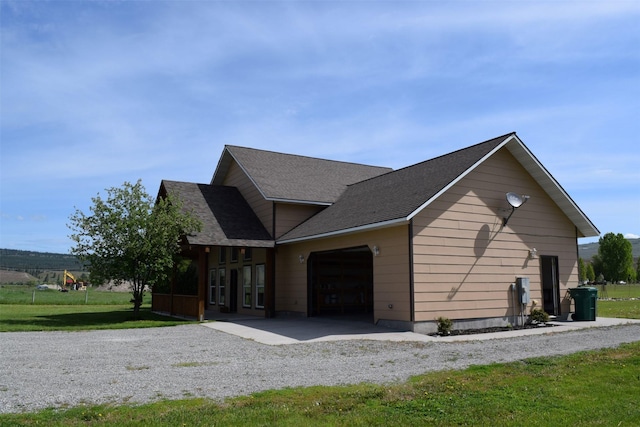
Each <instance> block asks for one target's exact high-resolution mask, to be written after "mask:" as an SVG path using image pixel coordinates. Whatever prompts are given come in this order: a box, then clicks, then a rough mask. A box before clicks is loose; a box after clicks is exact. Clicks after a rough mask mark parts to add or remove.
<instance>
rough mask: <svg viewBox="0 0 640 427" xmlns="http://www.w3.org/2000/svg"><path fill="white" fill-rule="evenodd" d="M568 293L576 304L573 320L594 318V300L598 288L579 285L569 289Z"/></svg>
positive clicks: (596, 298)
mask: <svg viewBox="0 0 640 427" xmlns="http://www.w3.org/2000/svg"><path fill="white" fill-rule="evenodd" d="M569 295H571V298H573V300H574V302H575V305H576V312H575V313H574V314H573V320H578V321H582V320H596V301H597V300H598V289H596V288H591V287H579V288H571V289H569Z"/></svg>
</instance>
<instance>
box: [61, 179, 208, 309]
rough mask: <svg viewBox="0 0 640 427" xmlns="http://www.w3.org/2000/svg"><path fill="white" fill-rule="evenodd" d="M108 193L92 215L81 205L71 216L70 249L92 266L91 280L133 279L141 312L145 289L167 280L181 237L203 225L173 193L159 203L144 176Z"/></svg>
mask: <svg viewBox="0 0 640 427" xmlns="http://www.w3.org/2000/svg"><path fill="white" fill-rule="evenodd" d="M106 191H107V197H106V199H103V198H102V197H101V196H100V195H99V194H98V195H97V196H96V197H94V198H92V199H91V200H92V202H93V206H91V207H90V211H91V213H90V214H89V215H86V214H84V213H83V212H82V211H80V210H79V209H76V211H75V213H74V214H73V215H71V217H70V218H69V219H70V223H69V224H68V227H69V228H70V229H71V230H72V232H73V234H72V235H71V239H72V240H73V241H74V242H75V246H74V247H73V248H72V249H71V252H72V253H73V254H74V255H76V256H78V257H79V258H80V259H82V260H83V261H85V262H87V263H88V264H89V271H90V273H91V280H92V282H94V283H104V282H106V281H114V282H115V283H122V282H129V283H130V284H131V291H132V293H133V299H132V302H133V306H134V313H135V315H136V316H137V315H138V312H139V309H140V306H141V305H142V297H143V296H144V290H145V288H146V287H147V286H152V285H153V284H154V283H158V282H162V281H166V280H168V278H169V275H170V273H171V270H172V268H173V265H174V262H175V260H176V258H177V256H178V254H179V253H180V239H181V237H182V236H185V235H189V234H191V233H193V232H195V231H199V230H200V227H201V225H200V223H199V221H198V220H197V219H196V218H195V217H194V216H192V215H191V214H190V213H188V212H186V211H184V210H183V208H182V203H181V202H180V201H179V200H177V199H174V198H172V197H171V195H169V196H167V198H159V199H158V200H157V201H154V199H153V198H151V197H150V196H149V195H148V194H147V193H146V191H145V189H144V187H143V186H142V183H141V181H140V180H138V182H137V183H136V184H131V183H129V182H125V183H124V184H123V186H122V187H119V188H118V187H113V188H110V189H107V190H106Z"/></svg>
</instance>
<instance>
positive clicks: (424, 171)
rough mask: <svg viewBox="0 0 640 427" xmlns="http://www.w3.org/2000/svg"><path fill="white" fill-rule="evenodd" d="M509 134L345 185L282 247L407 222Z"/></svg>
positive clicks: (286, 235) (286, 236) (287, 239)
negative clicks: (348, 231) (337, 233)
mask: <svg viewBox="0 0 640 427" xmlns="http://www.w3.org/2000/svg"><path fill="white" fill-rule="evenodd" d="M512 135H514V134H513V133H511V134H507V135H503V136H500V137H497V138H494V139H491V140H489V141H485V142H483V143H480V144H476V145H473V146H471V147H468V148H465V149H462V150H458V151H455V152H453V153H449V154H446V155H444V156H440V157H436V158H434V159H431V160H427V161H424V162H422V163H418V164H416V165H413V166H409V167H406V168H404V169H399V170H396V171H393V172H389V173H387V174H384V175H380V176H377V177H374V178H371V179H368V180H366V181H362V182H359V183H356V184H353V185H350V186H349V187H348V188H347V190H346V191H345V192H344V193H343V194H342V196H341V197H340V198H339V199H338V200H337V201H336V202H335V203H334V204H333V205H331V206H330V207H328V208H326V209H325V210H323V211H321V212H319V213H318V214H317V215H315V216H313V217H312V218H310V219H309V220H307V221H306V222H304V223H302V224H300V225H299V226H298V227H296V228H294V229H293V230H291V231H290V232H288V233H286V234H285V235H283V236H282V237H281V238H280V239H279V240H278V241H282V242H286V241H290V240H297V239H302V238H307V237H312V236H319V235H323V234H331V233H334V232H339V231H343V230H350V229H358V228H361V227H365V226H367V225H373V224H382V223H385V222H390V221H394V220H406V219H407V218H408V217H409V215H411V214H412V213H413V212H414V211H415V210H416V209H418V208H420V207H421V206H422V205H423V204H424V203H425V202H427V201H428V200H430V199H431V198H432V197H434V196H435V195H437V194H438V193H439V192H440V191H441V190H443V189H444V188H446V187H447V186H448V185H449V184H450V183H452V182H453V181H454V180H456V179H457V178H458V177H459V176H460V175H462V174H463V173H465V172H466V171H468V170H469V169H470V168H471V167H472V166H473V165H475V164H476V163H477V162H479V161H480V160H481V159H482V158H483V157H484V156H486V155H487V154H489V153H490V152H491V151H492V150H494V149H495V148H496V147H498V146H499V145H500V144H502V143H503V142H504V141H506V140H507V139H508V138H509V137H511V136H512Z"/></svg>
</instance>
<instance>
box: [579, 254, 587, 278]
mask: <svg viewBox="0 0 640 427" xmlns="http://www.w3.org/2000/svg"><path fill="white" fill-rule="evenodd" d="M578 279H579V280H580V283H582V282H584V281H585V280H587V270H586V268H585V266H584V260H583V259H582V258H578Z"/></svg>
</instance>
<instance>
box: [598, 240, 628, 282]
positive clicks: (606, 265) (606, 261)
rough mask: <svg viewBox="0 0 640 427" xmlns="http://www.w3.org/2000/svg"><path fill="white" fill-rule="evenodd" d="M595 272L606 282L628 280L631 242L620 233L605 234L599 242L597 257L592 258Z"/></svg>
mask: <svg viewBox="0 0 640 427" xmlns="http://www.w3.org/2000/svg"><path fill="white" fill-rule="evenodd" d="M593 262H594V268H595V270H596V271H597V272H598V273H600V274H602V275H603V276H604V278H605V279H606V280H608V281H612V282H617V281H619V280H629V278H630V277H631V273H633V254H632V246H631V242H629V241H628V240H627V239H625V238H624V236H623V235H622V234H621V233H618V234H614V233H607V234H605V235H604V236H602V237H601V238H600V240H599V248H598V255H596V256H594V258H593Z"/></svg>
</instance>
